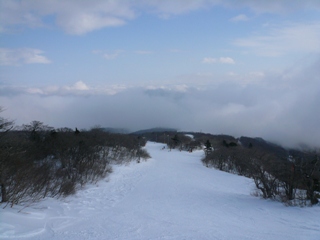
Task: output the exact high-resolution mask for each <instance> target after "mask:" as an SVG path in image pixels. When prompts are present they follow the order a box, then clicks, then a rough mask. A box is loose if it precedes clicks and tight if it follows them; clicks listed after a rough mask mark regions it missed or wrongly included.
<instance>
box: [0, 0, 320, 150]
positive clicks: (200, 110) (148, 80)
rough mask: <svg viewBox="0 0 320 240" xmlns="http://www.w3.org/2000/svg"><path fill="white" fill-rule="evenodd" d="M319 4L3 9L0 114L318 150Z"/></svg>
mask: <svg viewBox="0 0 320 240" xmlns="http://www.w3.org/2000/svg"><path fill="white" fill-rule="evenodd" d="M319 65H320V1H318V0H305V1H298V0H291V1H287V0H278V1H270V0H269V1H263V0H261V1H254V0H239V1H232V0H225V1H220V0H198V1H196V0H171V1H169V0H162V1H161V0H154V1H152V0H149V1H147V0H136V1H129V0H118V1H112V0H105V1H102V0H93V1H86V0H83V1H75V0H65V1H54V0H47V1H40V0H25V1H16V0H8V1H5V0H0V106H2V107H3V108H4V109H5V111H4V112H2V113H1V114H2V115H3V116H4V117H6V118H10V119H13V120H15V122H16V124H17V125H20V124H24V123H28V122H30V121H32V120H39V121H43V122H45V123H46V124H49V125H51V126H54V127H64V126H67V127H73V128H74V127H78V128H90V127H92V126H94V125H96V124H98V125H101V126H106V127H124V128H128V129H131V130H137V129H141V128H148V127H175V128H179V129H180V130H191V131H204V132H211V133H214V134H216V133H225V134H231V135H235V136H241V135H247V136H260V137H264V138H266V139H268V140H272V141H277V142H279V143H281V144H284V145H290V146H292V145H295V144H299V143H307V144H310V145H315V146H319V142H320V130H319V127H318V123H319V121H320V113H318V112H319V111H318V106H319V104H320V96H319V95H320V79H319V78H320V77H319V76H320V74H319V72H320V70H319V69H320V66H319Z"/></svg>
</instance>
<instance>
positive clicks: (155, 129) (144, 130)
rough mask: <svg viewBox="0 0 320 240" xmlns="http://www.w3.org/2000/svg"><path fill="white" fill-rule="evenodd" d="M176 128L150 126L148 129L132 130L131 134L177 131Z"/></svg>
mask: <svg viewBox="0 0 320 240" xmlns="http://www.w3.org/2000/svg"><path fill="white" fill-rule="evenodd" d="M177 131H178V130H177V129H175V128H150V129H143V130H139V131H136V132H132V133H131V134H137V135H140V134H145V133H162V132H177Z"/></svg>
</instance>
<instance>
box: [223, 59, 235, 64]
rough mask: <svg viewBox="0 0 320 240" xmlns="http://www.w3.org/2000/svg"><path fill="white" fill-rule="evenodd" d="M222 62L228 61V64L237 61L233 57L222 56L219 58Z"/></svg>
mask: <svg viewBox="0 0 320 240" xmlns="http://www.w3.org/2000/svg"><path fill="white" fill-rule="evenodd" d="M219 62H220V63H227V64H235V61H234V60H233V59H232V58H231V57H221V58H219Z"/></svg>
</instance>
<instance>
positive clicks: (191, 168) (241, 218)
mask: <svg viewBox="0 0 320 240" xmlns="http://www.w3.org/2000/svg"><path fill="white" fill-rule="evenodd" d="M163 146H164V145H163V144H160V143H153V142H148V143H147V145H146V149H147V151H148V152H149V153H150V155H151V156H152V159H149V160H148V161H147V162H142V163H140V164H137V163H131V164H130V165H128V166H114V172H113V173H112V174H111V175H110V176H109V179H107V181H106V180H103V181H100V182H98V183H97V184H96V185H91V186H87V187H86V188H85V189H83V190H81V191H79V192H78V193H77V194H76V195H74V196H70V197H67V198H66V199H62V200H55V199H45V200H44V201H42V202H40V203H37V204H34V205H32V206H29V207H26V208H23V209H22V207H21V206H14V208H12V209H11V208H5V209H2V208H1V209H0V216H1V222H0V238H1V239H39V240H40V239H59V240H60V239H62V240H64V239H69V240H70V239H71V240H72V239H74V240H76V239H77V240H78V239H137V240H138V239H139V240H143V239H241V240H243V239H248V240H256V239H272V240H274V239H279V240H280V239H281V240H286V239H288V240H289V239H290V240H295V239H296V240H298V239H299V240H300V239H308V240H313V239H314V240H315V239H319V236H320V222H319V216H320V208H319V207H313V208H309V207H306V208H299V207H285V206H284V205H283V204H281V203H279V202H274V201H266V200H262V199H260V198H257V197H254V196H252V195H251V193H252V191H253V190H254V187H253V183H252V180H251V179H248V178H245V177H240V176H237V175H232V174H228V173H225V172H222V171H218V170H215V169H212V168H206V167H204V166H203V164H202V163H201V161H200V159H201V157H202V156H203V151H200V150H197V151H193V152H192V153H189V152H185V151H182V152H180V151H177V150H172V151H168V150H167V149H164V150H161V149H162V148H163ZM18 211H19V212H18Z"/></svg>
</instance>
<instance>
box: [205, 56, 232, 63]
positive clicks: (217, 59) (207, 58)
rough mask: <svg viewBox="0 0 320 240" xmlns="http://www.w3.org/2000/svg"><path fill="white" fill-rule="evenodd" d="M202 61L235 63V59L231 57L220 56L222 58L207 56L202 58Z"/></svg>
mask: <svg viewBox="0 0 320 240" xmlns="http://www.w3.org/2000/svg"><path fill="white" fill-rule="evenodd" d="M202 63H209V64H211V63H225V64H235V61H234V60H233V59H232V58H231V57H220V58H212V57H205V58H204V59H203V60H202Z"/></svg>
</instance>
